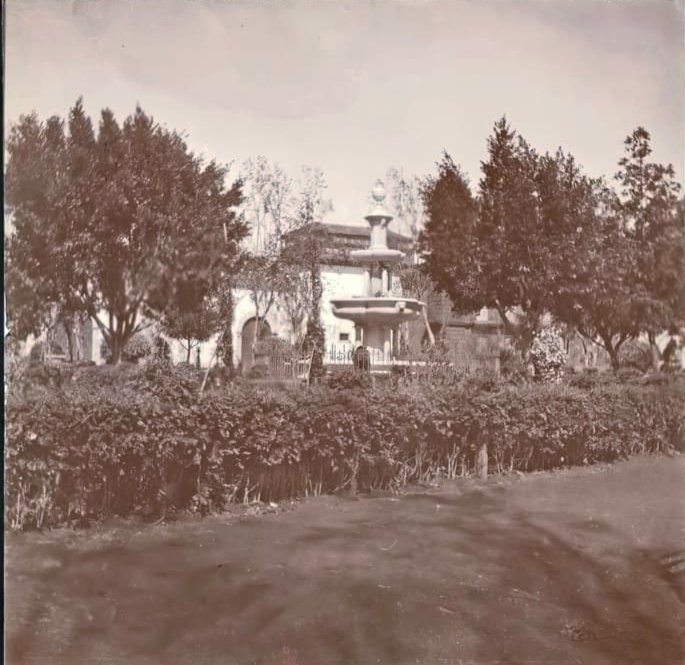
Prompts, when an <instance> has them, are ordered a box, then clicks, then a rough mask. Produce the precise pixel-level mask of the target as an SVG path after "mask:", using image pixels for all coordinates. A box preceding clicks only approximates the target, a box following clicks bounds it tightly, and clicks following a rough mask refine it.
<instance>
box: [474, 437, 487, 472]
mask: <svg viewBox="0 0 685 665" xmlns="http://www.w3.org/2000/svg"><path fill="white" fill-rule="evenodd" d="M476 475H477V476H478V478H480V480H487V479H488V444H487V442H486V441H483V442H482V443H481V445H480V448H479V449H478V455H477V456H476Z"/></svg>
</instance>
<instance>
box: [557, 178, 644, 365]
mask: <svg viewBox="0 0 685 665" xmlns="http://www.w3.org/2000/svg"><path fill="white" fill-rule="evenodd" d="M589 197H591V198H589V201H591V202H592V203H593V206H592V207H588V209H587V210H586V212H585V215H584V221H585V222H586V223H585V224H584V225H583V226H579V227H578V232H577V233H576V234H574V235H570V236H569V237H568V239H567V241H568V242H567V247H568V253H567V254H566V255H560V256H559V261H560V262H563V263H562V265H565V267H566V269H565V270H564V271H563V276H564V277H563V280H559V281H558V283H557V284H556V288H555V291H554V298H553V302H552V312H553V313H554V315H555V316H556V317H557V318H558V319H559V320H560V321H563V322H564V323H566V324H567V325H569V326H571V327H572V328H574V329H575V330H577V331H578V333H579V334H580V335H581V336H582V337H583V338H584V339H586V340H589V341H590V342H591V343H594V344H596V345H598V346H600V347H602V348H604V349H605V350H606V352H607V353H608V355H609V358H610V359H611V364H612V368H613V369H614V370H617V369H618V368H619V365H620V358H621V348H622V346H623V345H624V344H625V343H626V342H627V341H628V340H631V339H634V338H635V337H637V336H638V335H639V332H640V325H639V317H638V312H637V311H636V307H635V303H636V299H635V285H634V284H633V282H632V279H631V271H632V264H633V260H634V255H633V246H632V243H631V242H630V240H629V238H628V237H627V236H626V234H625V233H624V228H623V225H622V221H621V218H620V216H619V215H617V214H616V205H617V202H616V197H615V194H614V193H613V192H612V191H611V190H610V189H609V188H608V187H607V186H606V185H605V184H604V183H603V182H602V181H596V182H595V183H594V184H593V189H592V193H591V194H590V195H589Z"/></svg>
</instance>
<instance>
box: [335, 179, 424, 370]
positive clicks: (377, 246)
mask: <svg viewBox="0 0 685 665" xmlns="http://www.w3.org/2000/svg"><path fill="white" fill-rule="evenodd" d="M372 196H373V200H374V203H375V205H374V208H373V210H372V211H371V212H370V213H369V214H368V215H366V217H365V219H366V221H367V222H368V223H369V226H370V227H371V241H370V243H369V248H368V249H360V250H356V251H353V252H350V255H351V256H352V258H354V259H356V260H357V261H358V262H359V263H361V264H362V265H363V266H364V267H365V271H364V291H365V293H364V294H362V295H359V296H349V297H345V298H335V299H333V300H331V305H332V307H333V314H334V315H335V316H337V317H338V318H341V319H348V320H350V321H354V323H355V326H357V327H359V328H361V329H362V343H363V345H364V346H365V347H366V349H367V350H368V352H369V356H370V360H371V369H372V370H373V369H374V366H375V368H376V370H380V369H386V370H387V369H389V366H390V365H392V363H393V360H394V359H395V358H396V356H397V354H398V351H399V348H398V347H399V326H400V324H402V323H404V322H407V321H414V320H419V319H421V318H422V315H423V308H424V307H425V305H424V303H422V302H420V301H418V300H416V299H414V298H405V297H404V296H402V295H394V294H393V293H392V269H393V267H395V266H397V264H399V263H400V262H401V261H402V259H403V258H404V253H403V252H401V251H399V250H396V249H390V248H389V247H388V242H387V229H388V225H389V224H390V222H391V221H392V215H390V214H389V213H388V212H387V210H386V209H385V208H384V207H383V201H384V200H385V188H384V187H383V183H382V182H381V181H380V180H379V181H377V182H376V185H375V187H374V188H373V191H372Z"/></svg>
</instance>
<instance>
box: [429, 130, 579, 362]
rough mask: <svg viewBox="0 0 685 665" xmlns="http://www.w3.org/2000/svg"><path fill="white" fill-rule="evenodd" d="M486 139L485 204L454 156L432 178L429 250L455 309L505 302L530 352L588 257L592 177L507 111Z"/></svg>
mask: <svg viewBox="0 0 685 665" xmlns="http://www.w3.org/2000/svg"><path fill="white" fill-rule="evenodd" d="M487 145H488V159H487V160H486V161H484V162H483V163H482V165H481V166H482V177H481V180H480V183H479V192H478V193H479V196H478V199H477V201H476V200H474V198H473V196H472V195H471V192H470V190H469V187H468V182H467V181H466V178H465V176H464V175H463V174H462V173H461V171H460V170H459V168H458V167H457V166H456V165H455V164H454V162H453V160H452V159H451V157H450V156H449V155H447V154H445V156H444V157H443V160H442V162H441V163H440V164H439V165H438V175H437V177H433V178H429V179H427V181H426V183H425V187H424V191H423V195H424V203H425V208H426V216H427V221H426V226H425V230H424V232H423V233H422V234H421V236H420V248H421V252H422V256H423V258H424V259H425V263H426V269H427V270H428V272H429V274H430V275H431V276H432V277H433V279H434V281H435V283H436V285H437V286H438V287H439V288H440V289H442V290H443V291H445V292H447V294H448V295H449V296H450V299H451V301H452V304H453V306H454V308H455V309H456V310H457V311H458V312H460V313H471V312H474V311H477V310H479V309H481V308H482V307H488V308H494V309H496V310H497V312H498V313H499V315H500V317H501V320H502V322H503V325H504V327H505V329H506V331H507V333H508V334H509V335H511V336H512V338H513V339H514V340H515V342H516V344H517V346H518V348H519V350H520V351H521V353H522V354H523V355H524V357H525V356H526V354H527V351H528V348H529V347H530V344H531V342H532V339H533V336H534V333H535V332H536V330H538V328H539V327H540V325H541V324H542V322H543V320H544V318H545V317H546V316H548V315H549V312H550V311H552V310H553V309H554V302H555V293H556V291H557V290H558V289H559V288H561V286H562V285H563V284H565V282H566V280H567V279H568V278H569V275H571V274H572V273H573V270H574V266H575V263H576V261H577V260H578V258H579V257H578V252H579V251H581V250H580V249H578V250H577V251H576V249H575V248H576V243H575V240H573V239H574V238H575V237H576V236H578V235H579V232H580V231H582V230H583V229H584V228H585V227H586V226H587V224H588V223H589V221H590V219H591V218H589V217H588V215H587V212H588V209H589V208H591V204H592V198H591V197H590V196H589V192H590V191H591V184H590V181H589V180H588V179H587V178H586V177H585V176H584V175H583V174H582V173H581V172H580V169H579V168H578V166H577V165H576V163H575V160H574V159H573V157H572V156H570V155H567V154H565V153H563V152H562V151H561V150H559V151H557V152H556V153H554V154H543V155H540V154H538V153H537V152H536V151H535V150H534V149H533V148H532V147H531V146H529V145H528V143H527V142H526V141H525V140H524V139H523V138H522V137H521V136H518V135H517V134H516V132H515V131H514V130H512V129H511V127H510V126H509V124H508V123H507V122H506V120H505V119H504V118H502V119H501V120H499V121H498V122H497V123H495V126H494V130H493V134H492V136H491V137H490V138H489V139H488V144H487ZM569 238H571V241H570V242H569Z"/></svg>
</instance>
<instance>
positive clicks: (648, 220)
mask: <svg viewBox="0 0 685 665" xmlns="http://www.w3.org/2000/svg"><path fill="white" fill-rule="evenodd" d="M650 141H651V137H650V134H649V132H648V131H647V130H646V129H644V127H638V128H637V129H635V130H634V131H633V132H632V133H631V134H630V135H629V136H628V137H626V139H625V141H624V146H625V154H624V156H623V158H622V159H621V160H620V161H619V167H620V170H619V172H618V173H617V174H616V176H615V177H616V182H617V184H618V186H619V188H620V201H619V211H620V214H621V215H622V218H623V224H624V227H625V231H626V235H627V237H628V239H629V240H630V241H631V242H632V243H633V245H634V249H633V254H634V262H633V270H632V275H631V279H632V281H633V283H634V286H635V290H636V293H635V302H634V310H635V314H636V315H637V316H639V318H640V322H641V323H640V327H641V329H642V331H644V332H645V333H646V334H647V337H648V339H649V342H650V345H651V347H652V352H653V360H654V364H655V365H658V361H659V358H660V353H659V349H658V346H657V344H656V337H657V335H658V334H659V333H660V332H662V331H664V330H665V329H668V328H671V327H674V326H677V325H678V324H679V323H680V324H681V325H682V323H681V322H682V321H683V317H684V316H685V311H684V309H683V305H684V301H685V297H684V290H685V280H684V277H685V276H684V274H683V261H684V260H685V256H684V254H683V209H682V205H681V203H680V201H679V199H678V197H679V193H680V185H679V184H678V182H677V181H676V179H675V171H674V169H673V166H672V165H671V164H668V165H663V164H658V163H655V162H651V161H650V160H649V157H650V155H651V153H652V148H651V144H650Z"/></svg>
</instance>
